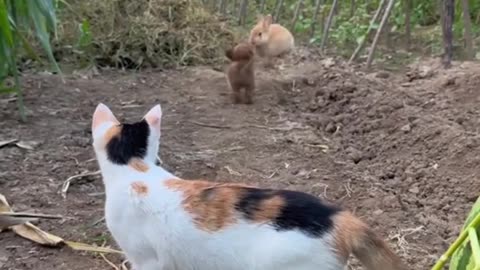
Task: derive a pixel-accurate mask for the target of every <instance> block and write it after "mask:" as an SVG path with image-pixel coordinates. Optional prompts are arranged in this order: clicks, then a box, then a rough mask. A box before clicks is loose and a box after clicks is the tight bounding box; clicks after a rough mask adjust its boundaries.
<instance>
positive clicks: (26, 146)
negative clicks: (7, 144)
mask: <svg viewBox="0 0 480 270" xmlns="http://www.w3.org/2000/svg"><path fill="white" fill-rule="evenodd" d="M39 144H40V143H39V142H35V141H19V142H17V143H16V144H15V145H16V146H18V147H20V148H23V149H27V150H33V149H35V147H36V146H37V145H39Z"/></svg>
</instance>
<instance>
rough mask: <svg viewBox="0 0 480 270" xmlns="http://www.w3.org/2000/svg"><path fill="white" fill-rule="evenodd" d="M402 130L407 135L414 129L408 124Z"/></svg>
mask: <svg viewBox="0 0 480 270" xmlns="http://www.w3.org/2000/svg"><path fill="white" fill-rule="evenodd" d="M400 130H401V131H403V132H405V133H408V132H410V130H412V127H411V126H410V124H406V125H405V126H403V127H401V128H400Z"/></svg>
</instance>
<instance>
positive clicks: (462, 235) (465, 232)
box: [432, 215, 480, 270]
mask: <svg viewBox="0 0 480 270" xmlns="http://www.w3.org/2000/svg"><path fill="white" fill-rule="evenodd" d="M479 225H480V215H477V216H476V217H475V218H474V219H473V221H472V222H471V223H470V225H468V227H467V228H465V230H463V231H462V233H460V236H458V238H457V240H455V242H453V244H452V245H451V246H450V247H449V248H448V249H447V251H446V252H445V253H444V254H443V255H442V256H441V257H440V259H438V261H437V263H435V265H434V266H433V268H432V270H441V269H442V268H443V266H444V265H445V263H447V261H448V260H449V259H450V257H451V256H452V255H453V253H454V252H455V251H456V250H457V249H458V247H460V245H461V244H462V243H463V241H465V239H467V236H468V232H469V229H470V228H477V227H479Z"/></svg>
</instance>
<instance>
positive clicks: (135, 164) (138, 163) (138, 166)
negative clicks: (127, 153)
mask: <svg viewBox="0 0 480 270" xmlns="http://www.w3.org/2000/svg"><path fill="white" fill-rule="evenodd" d="M128 166H130V167H131V168H133V169H134V170H136V171H139V172H146V171H148V169H149V168H148V165H147V164H146V163H145V162H144V161H143V160H141V159H139V158H132V159H131V160H130V162H128Z"/></svg>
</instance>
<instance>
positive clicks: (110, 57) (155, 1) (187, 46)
mask: <svg viewBox="0 0 480 270" xmlns="http://www.w3.org/2000/svg"><path fill="white" fill-rule="evenodd" d="M68 2H69V5H68V6H65V8H63V9H62V11H61V13H60V24H61V25H60V32H61V33H60V35H59V37H60V40H59V44H60V45H62V44H74V43H76V44H77V46H76V47H74V49H73V50H72V51H73V52H74V53H75V55H78V56H80V57H83V58H85V57H87V58H90V59H94V60H95V63H96V64H97V65H100V66H115V67H124V68H141V67H171V66H178V65H194V64H213V63H219V62H221V61H223V58H224V50H225V48H226V47H228V46H229V45H231V44H232V43H233V42H234V39H235V36H234V33H233V31H232V30H230V29H228V28H227V24H226V22H222V21H221V20H220V19H219V18H218V17H217V16H215V15H214V14H212V13H211V12H209V11H208V10H206V8H205V7H204V6H203V5H202V3H201V1H200V0H135V1H131V0H108V1H97V0H71V1H68ZM72 18H75V19H72ZM82 21H83V24H82V23H81V22H82ZM86 22H87V23H88V24H86ZM79 25H80V27H79ZM87 32H88V33H87ZM86 35H87V36H89V37H90V38H87V39H86V38H85V36H86ZM81 36H82V37H81ZM64 48H65V47H64ZM62 55H65V54H64V53H63V54H62ZM68 55H71V54H68Z"/></svg>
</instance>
